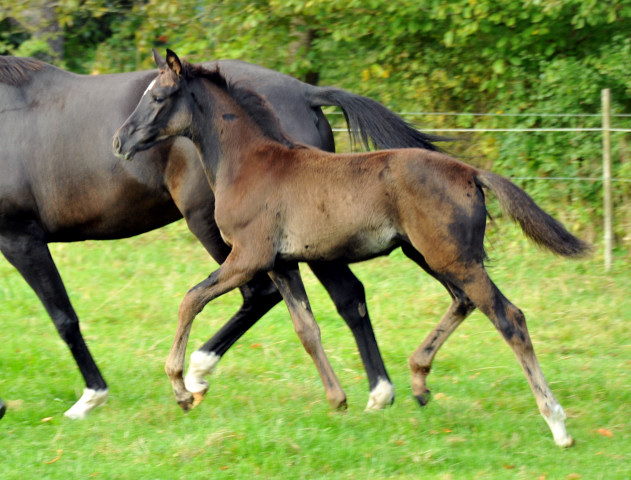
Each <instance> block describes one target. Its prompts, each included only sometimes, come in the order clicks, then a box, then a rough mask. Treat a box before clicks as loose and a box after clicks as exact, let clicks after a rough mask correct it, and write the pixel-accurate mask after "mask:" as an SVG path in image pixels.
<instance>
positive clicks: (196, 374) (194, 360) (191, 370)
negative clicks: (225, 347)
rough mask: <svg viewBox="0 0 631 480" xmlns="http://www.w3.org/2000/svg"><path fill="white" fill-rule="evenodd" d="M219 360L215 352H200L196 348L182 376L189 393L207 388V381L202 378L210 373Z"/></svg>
mask: <svg viewBox="0 0 631 480" xmlns="http://www.w3.org/2000/svg"><path fill="white" fill-rule="evenodd" d="M219 360H221V357H220V356H219V355H217V354H216V353H213V352H210V353H206V352H202V351H201V350H197V351H195V352H193V353H192V354H191V362H190V364H189V367H188V372H186V377H184V385H185V386H186V389H187V390H188V391H189V392H191V393H198V392H203V393H206V390H208V382H207V381H206V380H205V379H204V377H205V376H206V375H210V374H211V373H213V371H214V370H215V367H216V366H217V364H218V363H219Z"/></svg>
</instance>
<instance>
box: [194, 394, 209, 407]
mask: <svg viewBox="0 0 631 480" xmlns="http://www.w3.org/2000/svg"><path fill="white" fill-rule="evenodd" d="M207 391H208V390H204V391H203V392H193V406H192V408H196V407H197V406H198V405H199V404H200V403H202V402H203V401H204V397H205V396H206V392H207Z"/></svg>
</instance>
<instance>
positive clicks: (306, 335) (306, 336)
mask: <svg viewBox="0 0 631 480" xmlns="http://www.w3.org/2000/svg"><path fill="white" fill-rule="evenodd" d="M294 329H295V331H296V334H297V335H298V338H299V339H300V342H301V343H302V345H303V346H304V348H305V350H306V351H307V353H308V354H309V355H314V354H315V353H316V351H317V350H318V349H319V347H320V345H321V344H322V338H321V335H320V327H318V325H317V324H316V323H313V324H312V325H305V324H301V325H296V326H295V327H294Z"/></svg>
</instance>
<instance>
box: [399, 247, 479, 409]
mask: <svg viewBox="0 0 631 480" xmlns="http://www.w3.org/2000/svg"><path fill="white" fill-rule="evenodd" d="M403 253H405V255H406V256H407V257H408V258H410V259H411V260H413V261H414V262H416V263H417V264H418V265H419V266H421V267H422V268H423V269H424V270H425V271H426V272H427V273H429V274H430V275H432V276H433V277H434V278H436V279H437V280H438V281H439V282H440V283H442V284H443V286H444V287H445V288H446V289H447V292H449V295H450V296H451V299H452V301H451V305H450V306H449V309H448V310H447V312H446V313H445V315H444V316H443V318H442V319H441V320H440V322H438V325H436V327H434V329H433V330H432V331H431V333H430V334H429V335H428V336H427V337H426V338H425V340H424V341H423V343H422V344H421V345H420V346H419V347H418V348H417V349H416V351H415V352H414V353H413V354H412V356H411V357H410V370H411V372H412V393H413V394H414V397H415V398H416V400H418V403H419V404H420V405H421V406H425V405H427V402H429V398H430V390H429V389H428V388H427V376H428V375H429V372H430V371H431V368H432V362H433V361H434V357H435V356H436V353H437V352H438V350H439V349H440V347H441V346H442V345H443V343H445V341H446V340H447V339H448V338H449V336H450V335H451V334H452V333H453V332H454V330H456V328H458V326H459V325H460V324H461V323H462V322H463V321H464V320H465V319H466V318H467V317H468V316H469V314H470V313H471V312H472V311H473V310H474V309H475V305H473V304H472V303H471V300H469V298H467V296H466V295H465V294H464V292H463V291H462V290H460V289H459V288H458V287H456V286H455V285H453V284H450V283H449V282H448V281H447V280H445V279H444V278H441V276H440V275H438V274H437V273H436V272H434V271H433V270H432V269H431V268H430V267H429V265H427V262H426V261H425V258H423V256H422V255H421V254H420V253H419V252H418V251H417V250H416V249H414V248H413V247H411V246H409V245H405V246H404V247H403Z"/></svg>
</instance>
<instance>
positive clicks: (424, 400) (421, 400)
mask: <svg viewBox="0 0 631 480" xmlns="http://www.w3.org/2000/svg"><path fill="white" fill-rule="evenodd" d="M431 397H432V394H431V392H430V391H429V390H427V391H426V392H425V393H422V394H421V395H415V396H414V398H416V401H417V402H418V404H419V405H420V406H421V407H424V406H425V405H427V404H428V403H429V400H430V398H431Z"/></svg>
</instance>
